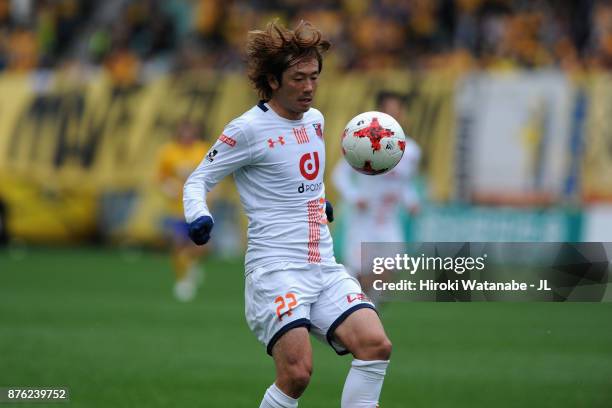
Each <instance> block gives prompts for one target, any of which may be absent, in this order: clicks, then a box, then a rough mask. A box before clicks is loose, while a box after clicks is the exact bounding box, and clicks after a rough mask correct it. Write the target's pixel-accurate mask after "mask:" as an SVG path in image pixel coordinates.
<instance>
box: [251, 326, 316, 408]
mask: <svg viewBox="0 0 612 408" xmlns="http://www.w3.org/2000/svg"><path fill="white" fill-rule="evenodd" d="M272 357H273V358H274V364H275V366H276V380H275V381H274V383H273V384H272V385H271V386H270V387H269V388H268V389H267V390H266V393H265V395H264V398H263V401H262V402H261V405H260V408H285V407H287V408H288V407H297V406H298V398H300V396H301V395H302V393H304V390H305V389H306V387H307V386H308V383H309V382H310V376H311V374H312V347H311V345H310V338H309V333H308V330H307V328H305V327H298V328H295V329H291V330H289V331H288V332H287V333H285V334H284V335H283V336H282V337H281V338H280V339H279V340H278V341H277V342H276V344H275V345H274V347H273V348H272Z"/></svg>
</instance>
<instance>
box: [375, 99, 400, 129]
mask: <svg viewBox="0 0 612 408" xmlns="http://www.w3.org/2000/svg"><path fill="white" fill-rule="evenodd" d="M402 108H403V106H402V101H401V100H399V99H398V98H387V99H385V100H384V101H383V103H382V104H381V106H380V110H381V112H384V113H388V114H389V115H391V116H393V117H394V118H395V119H396V120H397V121H399V122H400V123H401V122H402V119H403V115H404V111H403V109H402Z"/></svg>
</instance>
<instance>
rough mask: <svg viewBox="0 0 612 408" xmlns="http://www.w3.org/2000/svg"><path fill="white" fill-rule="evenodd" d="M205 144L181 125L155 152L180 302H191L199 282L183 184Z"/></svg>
mask: <svg viewBox="0 0 612 408" xmlns="http://www.w3.org/2000/svg"><path fill="white" fill-rule="evenodd" d="M208 147H209V146H208V145H207V144H206V143H205V142H203V141H201V140H199V139H198V127H197V126H195V125H194V124H193V123H191V122H183V123H181V124H180V125H179V126H178V128H177V131H176V134H175V135H174V137H173V139H172V140H171V141H170V142H168V143H166V144H165V145H164V146H162V148H161V150H160V153H159V160H158V167H157V179H158V182H159V185H160V189H161V191H162V193H163V195H164V196H165V198H166V217H165V218H164V220H163V223H164V229H165V231H166V232H167V235H168V237H169V238H170V240H171V243H172V263H173V267H174V273H175V277H176V283H175V285H174V296H175V297H176V298H177V299H178V300H180V301H183V302H188V301H190V300H193V298H194V297H195V295H196V292H197V289H198V285H199V283H200V281H201V280H202V277H203V275H202V269H201V266H200V265H199V264H198V261H199V258H200V257H201V256H202V253H203V250H202V248H200V247H198V246H196V245H194V244H193V243H192V242H191V240H190V239H189V235H188V225H187V224H186V223H185V220H184V216H183V185H184V184H185V181H186V180H187V177H189V174H191V172H192V171H193V170H194V169H195V168H196V167H197V166H198V164H199V163H200V161H201V160H202V156H204V154H205V153H206V151H207V150H208Z"/></svg>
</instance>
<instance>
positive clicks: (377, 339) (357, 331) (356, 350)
mask: <svg viewBox="0 0 612 408" xmlns="http://www.w3.org/2000/svg"><path fill="white" fill-rule="evenodd" d="M334 337H335V339H336V340H337V341H338V342H339V343H340V344H342V345H343V346H344V347H345V348H346V349H348V350H350V351H351V353H353V355H355V357H357V358H360V359H363V360H371V359H376V360H377V359H388V358H389V356H388V355H389V354H390V353H391V342H390V341H389V338H388V337H387V335H386V333H385V329H384V328H383V325H382V322H381V321H380V318H379V317H378V314H377V313H376V312H375V311H374V310H372V309H361V310H357V311H356V312H355V313H352V314H351V315H350V316H348V317H347V318H346V319H345V320H344V322H342V324H340V325H338V327H337V328H336V331H335V333H334Z"/></svg>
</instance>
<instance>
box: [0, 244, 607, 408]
mask: <svg viewBox="0 0 612 408" xmlns="http://www.w3.org/2000/svg"><path fill="white" fill-rule="evenodd" d="M206 267H207V275H206V282H205V286H204V288H203V290H202V292H201V293H200V296H199V297H198V299H197V300H196V301H195V302H193V303H190V304H179V303H177V302H175V301H174V299H173V298H172V296H171V286H172V274H171V272H170V262H169V259H168V257H167V256H165V255H163V254H160V253H148V252H145V253H138V252H124V251H119V250H109V249H83V248H71V249H29V250H27V251H24V252H18V253H15V252H9V251H0V387H2V386H68V387H69V388H70V392H71V401H70V402H68V403H64V404H42V403H37V404H23V403H22V404H18V405H15V406H18V407H27V406H32V407H38V408H40V407H43V406H46V405H48V406H54V407H59V406H72V407H104V408H109V407H147V408H154V407H229V408H233V407H257V406H259V401H260V399H261V396H262V395H263V392H264V390H265V389H266V387H268V385H269V384H270V383H271V382H272V380H273V364H272V360H271V359H270V358H269V357H268V356H267V355H266V353H265V350H264V348H263V346H260V345H259V344H258V342H257V341H256V339H255V337H254V336H253V335H252V334H251V333H250V331H249V330H248V328H247V326H246V323H245V321H244V305H243V278H242V273H243V271H242V260H236V261H232V262H228V261H221V260H210V261H208V263H207V265H206ZM382 317H383V321H384V324H385V326H386V328H387V331H388V334H389V336H390V338H391V340H392V341H393V343H394V354H393V357H392V362H391V365H390V368H389V371H388V377H387V381H386V382H385V386H384V389H383V396H382V400H381V406H382V407H383V408H391V407H410V408H416V407H455V408H456V407H470V408H473V407H519V406H520V407H539V408H542V407H555V408H558V407H612V304H611V303H607V304H589V303H573V304H552V303H462V304H459V303H393V304H389V305H387V306H386V307H385V308H384V309H383V310H382ZM314 358H315V363H314V376H313V379H312V382H311V385H310V387H309V388H308V390H307V391H306V393H305V395H304V396H303V398H302V399H301V400H300V407H306V408H308V407H310V408H314V407H326V408H327V407H339V405H340V404H339V400H340V394H341V390H342V386H343V381H344V377H345V375H346V372H347V370H348V366H349V363H350V358H349V357H346V356H345V357H337V356H336V355H335V354H334V353H333V352H332V351H331V350H330V349H328V348H327V347H325V346H323V345H321V344H319V343H317V342H316V341H315V356H314ZM0 406H3V407H4V406H7V407H8V406H9V405H8V404H0Z"/></svg>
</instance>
